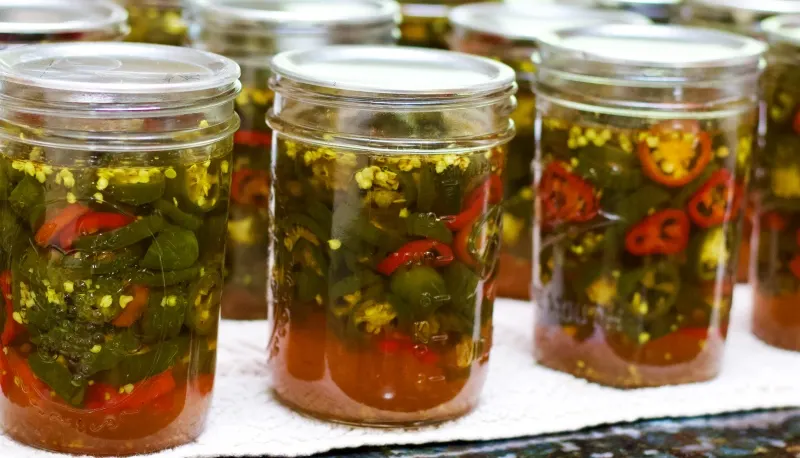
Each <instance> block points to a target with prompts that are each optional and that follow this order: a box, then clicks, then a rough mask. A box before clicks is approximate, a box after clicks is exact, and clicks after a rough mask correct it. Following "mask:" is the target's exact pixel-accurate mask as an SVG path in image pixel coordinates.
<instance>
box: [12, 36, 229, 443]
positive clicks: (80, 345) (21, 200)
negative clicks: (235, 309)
mask: <svg viewBox="0 0 800 458" xmlns="http://www.w3.org/2000/svg"><path fill="white" fill-rule="evenodd" d="M238 76H239V68H238V66H237V65H236V64H235V63H234V62H233V61H230V60H228V59H225V58H222V57H220V56H216V55H213V54H210V53H204V52H201V51H195V50H190V49H184V48H174V47H166V46H156V45H141V44H132V43H79V44H67V43H64V44H48V45H32V46H21V47H14V48H9V49H6V50H5V51H2V52H0V81H1V82H2V84H0V106H2V110H0V141H2V145H3V147H2V154H0V192H2V195H3V198H2V205H0V218H1V219H2V221H0V238H2V258H0V292H2V298H3V302H4V306H3V310H2V312H0V324H2V333H0V345H2V351H0V367H2V371H0V374H2V375H0V388H1V389H2V395H0V425H2V429H3V431H4V432H5V434H7V435H8V436H9V437H11V438H13V439H15V440H17V441H19V442H22V443H24V444H28V445H31V446H34V447H37V448H42V449H48V450H55V451H59V452H68V453H74V454H81V455H82V454H89V455H132V454H139V453H148V452H153V451H156V450H160V449H164V448H168V447H174V446H177V445H180V444H183V443H186V442H189V441H191V440H193V439H194V438H195V437H197V436H198V435H199V434H200V432H201V431H202V429H203V425H204V422H205V418H206V414H207V411H208V407H209V403H210V400H211V396H210V395H211V390H212V387H213V383H214V367H215V354H216V350H215V349H216V338H217V337H216V336H217V322H218V317H219V300H220V296H221V293H222V269H223V261H224V259H223V256H224V249H225V224H226V220H227V216H228V192H229V186H230V184H229V183H230V172H231V167H230V164H231V151H232V148H233V133H234V132H235V131H236V129H237V128H238V127H239V121H238V118H237V116H236V114H235V113H234V111H233V100H234V98H235V97H236V95H237V94H238V91H239V83H238V81H237V78H238Z"/></svg>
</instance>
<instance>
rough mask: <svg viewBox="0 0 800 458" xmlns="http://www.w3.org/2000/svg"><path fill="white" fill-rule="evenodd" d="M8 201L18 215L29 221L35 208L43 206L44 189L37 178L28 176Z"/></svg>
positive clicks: (18, 185)
mask: <svg viewBox="0 0 800 458" xmlns="http://www.w3.org/2000/svg"><path fill="white" fill-rule="evenodd" d="M8 200H9V203H10V204H11V208H12V209H13V210H14V211H15V212H16V213H17V215H18V216H19V217H20V218H23V219H27V218H28V217H29V216H30V215H31V213H32V212H33V210H34V208H36V207H37V206H43V204H44V189H43V188H42V185H41V184H40V183H39V182H38V181H36V179H35V178H32V177H29V176H26V177H25V178H23V179H22V181H20V182H19V183H18V184H17V185H16V186H15V187H14V190H13V191H11V195H9V196H8Z"/></svg>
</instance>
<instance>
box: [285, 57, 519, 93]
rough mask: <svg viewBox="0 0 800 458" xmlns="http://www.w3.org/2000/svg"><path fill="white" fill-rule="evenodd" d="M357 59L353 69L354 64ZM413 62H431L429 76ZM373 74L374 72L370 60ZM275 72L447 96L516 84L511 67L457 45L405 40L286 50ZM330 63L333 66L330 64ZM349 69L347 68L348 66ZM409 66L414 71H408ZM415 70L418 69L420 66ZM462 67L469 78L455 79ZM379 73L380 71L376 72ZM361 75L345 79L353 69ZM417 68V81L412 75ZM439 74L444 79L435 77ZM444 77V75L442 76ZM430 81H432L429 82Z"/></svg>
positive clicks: (352, 86) (323, 83) (335, 84)
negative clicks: (333, 72)
mask: <svg viewBox="0 0 800 458" xmlns="http://www.w3.org/2000/svg"><path fill="white" fill-rule="evenodd" d="M354 64H355V65H358V67H357V68H358V70H357V71H354V69H353V65H354ZM415 64H417V65H419V64H422V65H428V66H430V67H431V68H432V70H433V71H432V72H430V73H429V74H428V75H427V78H426V76H423V75H422V74H420V73H418V72H416V71H413V70H414V69H412V68H411V66H414V65H415ZM320 65H322V66H324V65H332V66H338V67H339V70H340V72H341V74H340V75H337V76H333V77H330V76H329V77H326V75H330V72H328V71H320V70H321V67H320ZM370 65H371V66H372V70H373V76H372V77H370V76H369V75H370V73H369V66H370ZM270 66H271V69H272V72H273V74H275V76H276V77H277V78H279V79H280V78H288V79H290V80H293V81H295V82H298V83H301V84H308V85H312V86H316V87H320V88H326V89H335V90H340V91H350V92H365V93H374V94H375V95H387V96H393V95H395V96H403V95H422V96H448V95H456V94H457V95H472V94H483V93H488V92H495V91H499V90H502V89H505V88H509V87H512V86H513V85H514V80H515V73H514V70H512V69H511V67H509V66H507V65H505V64H503V63H500V62H497V61H494V60H491V59H487V58H484V57H479V56H474V55H471V54H464V53H459V52H453V51H444V50H439V49H427V48H417V47H404V46H363V45H339V46H325V47H322V48H315V49H300V50H294V51H287V52H282V53H280V54H278V55H276V56H275V57H274V58H273V59H272V62H271V65H270ZM328 69H330V70H333V67H331V66H329V67H328ZM348 69H349V70H348ZM409 70H411V71H409ZM416 70H420V71H421V69H420V68H417V69H416ZM457 70H462V71H463V73H462V75H463V76H465V77H468V79H469V80H470V81H465V82H464V83H462V84H456V83H452V84H449V83H445V82H444V81H445V80H446V81H452V80H453V79H455V78H456V77H457V75H458V74H459V73H457ZM375 72H377V73H381V75H380V76H376V75H374V73H375ZM355 74H357V75H358V77H356V78H350V79H349V80H348V79H347V76H349V75H355ZM412 74H415V75H416V76H417V80H418V81H419V82H416V83H415V82H412V81H409V78H411V75H412ZM437 76H441V77H442V79H439V80H436V79H435V78H436V77H437ZM444 77H446V78H444ZM425 83H428V86H427V87H426V86H425Z"/></svg>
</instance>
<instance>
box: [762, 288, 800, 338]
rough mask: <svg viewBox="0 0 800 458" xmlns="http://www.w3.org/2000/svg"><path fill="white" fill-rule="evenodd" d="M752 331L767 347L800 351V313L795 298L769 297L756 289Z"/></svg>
mask: <svg viewBox="0 0 800 458" xmlns="http://www.w3.org/2000/svg"><path fill="white" fill-rule="evenodd" d="M755 298H756V303H755V306H754V307H753V322H752V325H751V331H752V333H753V335H754V336H756V337H757V338H758V339H759V340H761V341H762V342H764V343H765V344H767V345H771V346H773V347H775V348H780V349H783V350H790V351H800V313H798V312H797V302H796V300H795V297H794V296H786V297H781V296H768V295H765V294H760V293H759V291H758V287H756V294H755Z"/></svg>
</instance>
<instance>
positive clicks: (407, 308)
mask: <svg viewBox="0 0 800 458" xmlns="http://www.w3.org/2000/svg"><path fill="white" fill-rule="evenodd" d="M274 158H275V160H276V162H275V165H274V171H273V173H274V184H275V189H276V196H275V201H276V206H275V224H274V226H273V231H274V234H275V237H276V240H277V242H278V243H277V248H276V249H277V251H276V253H275V264H274V267H273V276H272V286H271V290H272V291H271V297H272V300H273V301H274V306H275V327H274V329H273V334H272V341H271V344H270V358H271V365H272V367H273V370H274V372H273V382H274V387H275V390H276V392H277V394H278V395H279V396H280V397H281V399H282V400H283V401H284V402H286V403H288V404H290V405H291V406H293V407H295V408H298V409H300V410H302V411H306V412H310V413H312V414H313V415H315V416H318V417H321V418H325V419H333V420H336V421H343V422H352V423H359V424H373V425H393V424H423V423H429V422H432V421H442V420H446V419H449V418H453V417H456V416H459V415H461V414H463V413H465V412H467V411H469V410H471V409H472V408H473V407H474V405H475V403H476V401H477V397H478V392H479V391H480V389H481V387H482V384H483V381H484V379H485V377H486V371H487V369H488V355H489V349H490V348H491V332H492V320H491V316H492V308H493V307H492V306H493V302H494V285H493V282H494V275H495V273H496V266H497V253H496V248H497V245H498V243H499V237H500V234H499V225H500V207H499V205H498V204H499V202H500V199H501V198H502V190H503V189H502V181H501V178H500V177H501V174H502V170H503V161H504V159H505V150H504V148H502V147H495V148H492V149H488V150H481V151H477V152H458V151H453V152H452V153H448V154H438V153H431V154H416V155H401V154H397V155H395V154H364V153H354V152H349V151H346V150H342V149H339V148H329V147H325V146H319V145H314V144H308V143H302V142H297V141H293V140H291V139H290V138H287V137H284V136H279V137H278V141H277V152H276V154H275V155H274Z"/></svg>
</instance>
